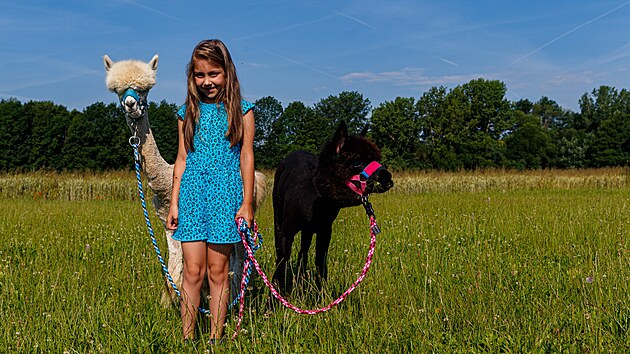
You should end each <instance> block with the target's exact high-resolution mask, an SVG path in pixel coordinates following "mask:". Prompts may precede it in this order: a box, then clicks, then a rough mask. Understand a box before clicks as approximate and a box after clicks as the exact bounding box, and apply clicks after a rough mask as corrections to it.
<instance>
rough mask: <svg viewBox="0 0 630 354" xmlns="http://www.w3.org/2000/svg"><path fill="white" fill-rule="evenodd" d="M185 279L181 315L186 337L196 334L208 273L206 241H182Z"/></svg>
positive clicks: (192, 336)
mask: <svg viewBox="0 0 630 354" xmlns="http://www.w3.org/2000/svg"><path fill="white" fill-rule="evenodd" d="M182 258H183V259H184V279H183V280H182V299H181V304H180V307H181V316H182V329H183V334H184V339H193V338H194V336H195V322H196V321H197V312H198V309H199V302H200V297H201V285H202V283H203V278H204V276H205V275H206V243H205V242H203V241H199V242H182Z"/></svg>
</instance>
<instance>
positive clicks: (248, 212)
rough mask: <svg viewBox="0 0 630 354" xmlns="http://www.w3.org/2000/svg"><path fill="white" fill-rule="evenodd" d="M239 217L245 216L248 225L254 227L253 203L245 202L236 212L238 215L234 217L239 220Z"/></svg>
mask: <svg viewBox="0 0 630 354" xmlns="http://www.w3.org/2000/svg"><path fill="white" fill-rule="evenodd" d="M238 218H243V219H245V221H246V222H247V227H252V226H253V225H254V210H253V209H252V206H251V205H247V204H243V205H241V208H240V209H239V210H238V212H237V213H236V217H235V218H234V219H236V220H238Z"/></svg>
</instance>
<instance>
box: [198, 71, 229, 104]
mask: <svg viewBox="0 0 630 354" xmlns="http://www.w3.org/2000/svg"><path fill="white" fill-rule="evenodd" d="M193 76H194V78H195V86H196V87H197V92H198V93H199V97H200V98H201V101H202V102H204V103H217V97H218V95H219V93H221V92H222V91H223V89H224V88H225V70H223V68H222V67H220V66H215V65H214V64H213V63H211V62H210V61H208V60H195V62H194V68H193Z"/></svg>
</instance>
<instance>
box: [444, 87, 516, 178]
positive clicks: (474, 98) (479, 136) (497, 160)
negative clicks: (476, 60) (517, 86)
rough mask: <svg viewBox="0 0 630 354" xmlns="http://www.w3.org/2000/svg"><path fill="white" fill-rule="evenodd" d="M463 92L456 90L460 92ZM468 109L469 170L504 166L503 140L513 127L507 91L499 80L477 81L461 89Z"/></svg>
mask: <svg viewBox="0 0 630 354" xmlns="http://www.w3.org/2000/svg"><path fill="white" fill-rule="evenodd" d="M458 89H460V88H455V89H454V90H453V91H456V90H458ZM461 90H462V91H463V95H460V97H461V96H463V97H465V99H466V104H467V106H468V109H466V110H465V114H466V116H465V118H464V119H465V128H466V131H467V135H468V136H467V139H465V142H464V144H463V145H462V151H461V155H462V157H461V158H462V161H463V163H464V167H466V168H486V167H495V166H501V165H502V164H503V162H504V161H503V159H504V156H503V153H504V150H505V144H504V142H503V141H501V138H502V136H503V135H504V133H505V132H506V131H507V130H508V129H509V127H510V118H511V116H512V111H511V107H510V103H509V101H508V100H507V99H506V98H505V93H506V91H507V88H506V86H505V84H504V83H503V82H500V81H498V80H484V79H477V80H471V81H470V82H468V83H466V84H464V85H462V86H461Z"/></svg>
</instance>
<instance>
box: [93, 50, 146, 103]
mask: <svg viewBox="0 0 630 354" xmlns="http://www.w3.org/2000/svg"><path fill="white" fill-rule="evenodd" d="M103 63H104V64H105V70H106V71H107V75H106V78H105V83H106V85H107V88H108V89H109V90H110V91H113V92H116V93H119V94H120V93H122V91H123V90H126V89H127V88H129V87H133V88H135V89H138V90H142V91H148V90H150V89H151V88H152V87H153V86H154V85H155V73H156V72H157V64H158V56H157V55H155V56H154V57H153V59H151V60H150V61H149V62H148V63H145V62H143V61H139V60H122V61H118V62H114V61H113V60H111V59H110V58H109V56H107V55H105V56H104V57H103Z"/></svg>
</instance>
